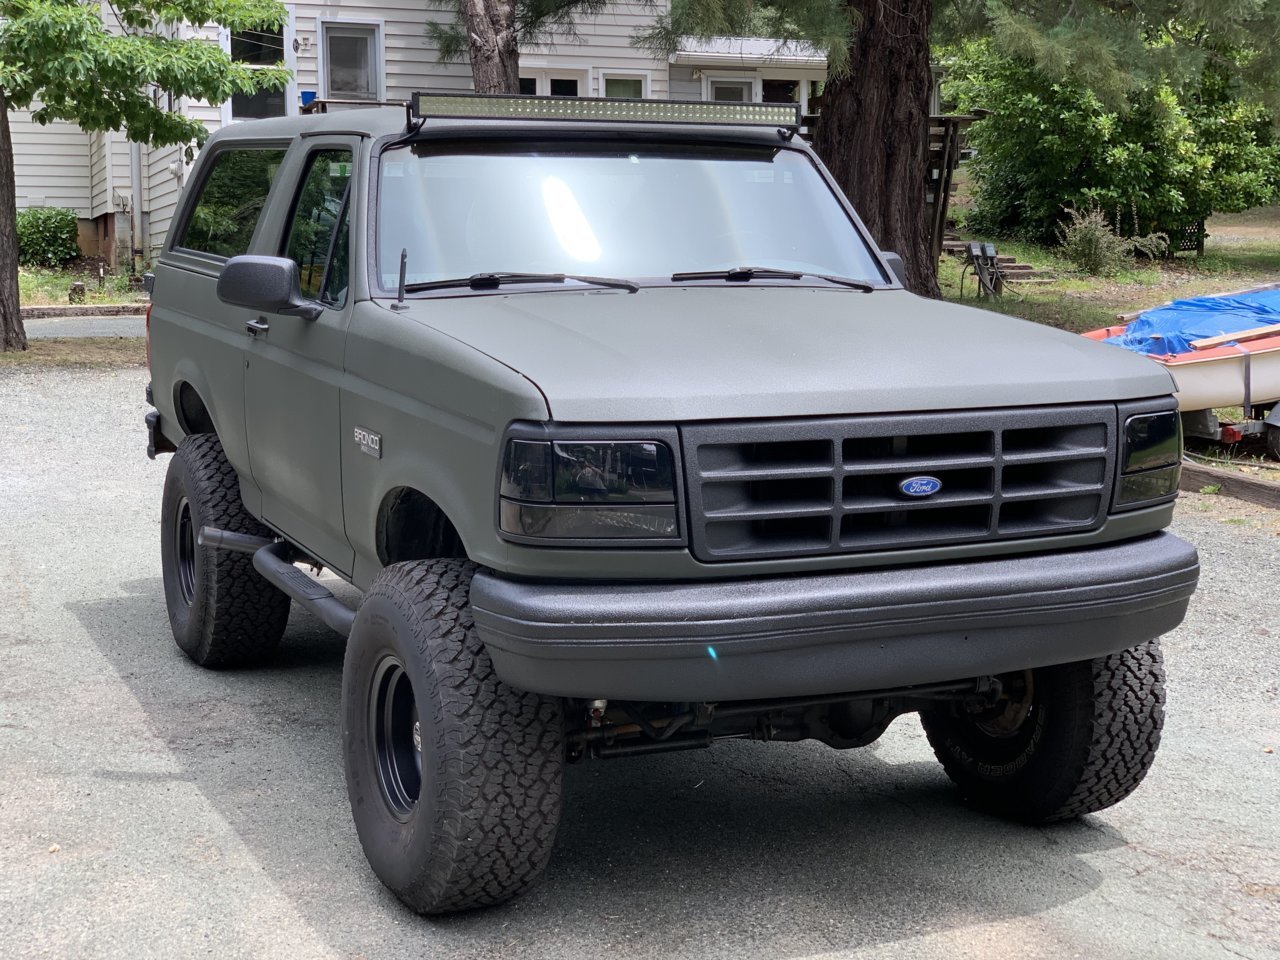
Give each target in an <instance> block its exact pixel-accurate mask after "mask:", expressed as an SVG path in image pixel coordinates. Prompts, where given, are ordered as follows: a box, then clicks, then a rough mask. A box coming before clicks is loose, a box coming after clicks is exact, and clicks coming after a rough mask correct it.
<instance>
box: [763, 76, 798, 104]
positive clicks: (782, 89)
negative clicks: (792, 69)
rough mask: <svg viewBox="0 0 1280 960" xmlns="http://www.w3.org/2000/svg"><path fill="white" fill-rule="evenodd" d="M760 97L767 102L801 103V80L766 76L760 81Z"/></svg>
mask: <svg viewBox="0 0 1280 960" xmlns="http://www.w3.org/2000/svg"><path fill="white" fill-rule="evenodd" d="M760 99H761V100H762V101H764V102H765V103H799V102H800V81H799V80H779V79H776V78H772V77H765V78H764V79H763V80H762V81H760Z"/></svg>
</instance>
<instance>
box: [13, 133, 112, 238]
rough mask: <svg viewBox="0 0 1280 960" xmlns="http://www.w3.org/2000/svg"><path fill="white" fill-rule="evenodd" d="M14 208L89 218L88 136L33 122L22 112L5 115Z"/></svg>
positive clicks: (90, 203)
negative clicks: (14, 188) (44, 209)
mask: <svg viewBox="0 0 1280 960" xmlns="http://www.w3.org/2000/svg"><path fill="white" fill-rule="evenodd" d="M9 131H10V133H11V134H12V136H13V161H14V176H15V178H16V180H17V196H18V209H19V210H22V209H25V208H26V207H70V208H71V209H72V210H74V211H75V212H76V215H77V216H79V217H81V218H88V217H89V216H90V209H91V207H92V201H91V198H90V177H89V137H88V135H87V134H86V133H85V132H84V131H83V130H81V129H80V128H79V127H78V126H76V125H75V124H74V123H67V122H65V121H62V120H56V121H54V122H53V123H50V124H39V123H35V122H34V121H32V119H31V114H30V113H28V112H27V111H26V110H15V111H13V112H11V113H10V114H9Z"/></svg>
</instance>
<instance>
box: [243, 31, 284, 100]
mask: <svg viewBox="0 0 1280 960" xmlns="http://www.w3.org/2000/svg"><path fill="white" fill-rule="evenodd" d="M231 59H233V60H237V61H239V62H240V63H243V64H244V65H245V66H247V67H249V68H251V69H256V70H260V69H262V68H263V67H274V66H278V65H281V64H283V63H284V59H285V57H284V28H283V27H282V28H280V29H277V30H237V31H234V32H233V33H232V34H231ZM287 113H288V98H287V97H286V92H285V91H284V90H259V91H257V92H256V93H233V94H232V95H231V119H232V120H259V119H261V118H263V117H283V116H284V115H285V114H287Z"/></svg>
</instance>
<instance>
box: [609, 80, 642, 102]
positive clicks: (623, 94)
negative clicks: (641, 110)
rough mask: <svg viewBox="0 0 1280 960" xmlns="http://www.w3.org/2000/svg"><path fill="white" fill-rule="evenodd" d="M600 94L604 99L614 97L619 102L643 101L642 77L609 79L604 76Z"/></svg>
mask: <svg viewBox="0 0 1280 960" xmlns="http://www.w3.org/2000/svg"><path fill="white" fill-rule="evenodd" d="M602 92H603V93H604V95H605V96H606V97H614V98H617V99H619V100H643V99H644V77H611V76H607V75H606V76H605V77H604V90H603V91H602Z"/></svg>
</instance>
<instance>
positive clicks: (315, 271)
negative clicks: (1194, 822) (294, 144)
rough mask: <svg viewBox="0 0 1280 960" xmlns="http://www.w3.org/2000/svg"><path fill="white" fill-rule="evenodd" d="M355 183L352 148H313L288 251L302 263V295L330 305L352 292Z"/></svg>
mask: <svg viewBox="0 0 1280 960" xmlns="http://www.w3.org/2000/svg"><path fill="white" fill-rule="evenodd" d="M350 186H351V151H350V150H342V149H329V150H317V151H316V152H315V153H313V154H312V155H311V156H310V158H309V159H308V160H307V172H306V174H305V175H304V176H303V178H302V187H301V188H300V189H299V190H298V198H297V200H295V201H294V205H293V215H292V216H291V217H290V218H289V233H288V236H287V239H286V240H285V250H284V255H285V256H286V257H288V258H289V259H291V260H293V261H294V262H296V263H297V264H298V279H299V283H300V287H301V292H302V295H303V296H304V297H306V298H307V299H309V300H319V301H320V302H322V303H325V304H328V305H330V306H339V305H341V304H342V303H343V302H344V301H345V300H346V295H347V272H348V257H347V252H348V249H349V245H348V242H347V216H346V212H347V191H348V190H349V189H350Z"/></svg>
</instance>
